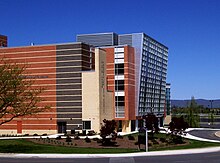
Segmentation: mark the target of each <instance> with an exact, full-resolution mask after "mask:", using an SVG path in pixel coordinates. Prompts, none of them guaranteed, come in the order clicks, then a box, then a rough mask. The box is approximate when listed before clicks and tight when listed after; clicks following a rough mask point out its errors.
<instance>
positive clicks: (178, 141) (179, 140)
mask: <svg viewBox="0 0 220 163" xmlns="http://www.w3.org/2000/svg"><path fill="white" fill-rule="evenodd" d="M171 141H172V142H173V143H174V144H183V143H184V141H183V138H182V137H181V136H178V135H172V136H171Z"/></svg>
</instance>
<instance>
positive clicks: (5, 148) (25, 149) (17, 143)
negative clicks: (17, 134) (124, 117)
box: [0, 139, 138, 154]
mask: <svg viewBox="0 0 220 163" xmlns="http://www.w3.org/2000/svg"><path fill="white" fill-rule="evenodd" d="M131 152H138V150H135V149H120V148H103V149H99V148H77V147H74V148H73V147H61V146H52V145H42V144H36V143H33V142H29V141H27V140H24V139H17V140H0V153H62V154H64V153H65V154H70V153H76V154H83V153H84V154H94V153H97V154H98V153H100V154H101V153H131Z"/></svg>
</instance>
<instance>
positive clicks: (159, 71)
mask: <svg viewBox="0 0 220 163" xmlns="http://www.w3.org/2000/svg"><path fill="white" fill-rule="evenodd" d="M116 37H117V38H116ZM106 40H108V41H106ZM77 41H80V42H84V43H87V44H90V45H94V46H99V47H102V46H106V45H108V46H119V45H130V46H132V47H134V50H135V57H134V58H135V87H136V88H135V94H136V95H135V97H136V98H135V100H136V101H137V105H136V108H135V115H136V117H137V118H141V117H142V116H143V115H146V114H147V113H150V112H153V113H155V114H156V115H157V116H158V117H159V118H160V124H161V125H162V123H163V118H164V109H165V91H166V88H165V87H166V74H167V61H168V48H167V47H166V46H164V45H163V44H161V43H159V42H158V41H156V40H155V39H153V38H151V37H149V36H148V35H146V34H145V33H132V34H123V35H117V34H115V33H97V34H83V35H77ZM102 43H103V44H102ZM107 53H108V52H107ZM107 55H108V54H107ZM107 62H108V61H107ZM136 127H137V123H136Z"/></svg>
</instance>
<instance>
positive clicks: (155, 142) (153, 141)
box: [151, 139, 159, 144]
mask: <svg viewBox="0 0 220 163" xmlns="http://www.w3.org/2000/svg"><path fill="white" fill-rule="evenodd" d="M151 141H152V143H153V144H159V143H158V142H157V141H156V140H155V139H152V140H151Z"/></svg>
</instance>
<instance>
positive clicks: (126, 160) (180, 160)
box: [0, 151, 220, 163]
mask: <svg viewBox="0 0 220 163" xmlns="http://www.w3.org/2000/svg"><path fill="white" fill-rule="evenodd" d="M143 162H149V163H160V162H163V163H171V162H173V163H190V162H191V163H207V162H208V163H219V162H220V151H219V152H213V153H205V154H204V153H202V154H184V155H166V156H141V157H112V158H1V159H0V163H143Z"/></svg>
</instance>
